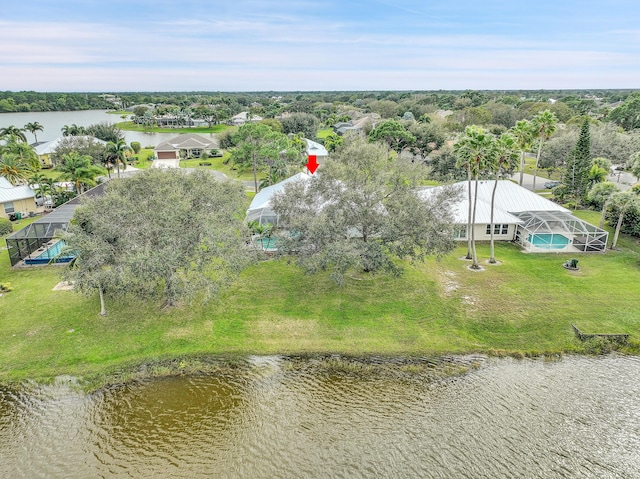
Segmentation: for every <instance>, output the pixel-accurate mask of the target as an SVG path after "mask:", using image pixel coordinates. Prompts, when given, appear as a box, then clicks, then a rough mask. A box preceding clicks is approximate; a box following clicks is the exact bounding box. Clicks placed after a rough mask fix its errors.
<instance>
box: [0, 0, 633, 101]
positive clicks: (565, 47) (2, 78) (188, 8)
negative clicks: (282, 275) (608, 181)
mask: <svg viewBox="0 0 640 479" xmlns="http://www.w3.org/2000/svg"><path fill="white" fill-rule="evenodd" d="M639 18H640V2H638V1H637V0H609V1H607V2H603V1H595V0H553V1H548V0H537V1H535V2H531V1H528V2H524V1H520V0H500V1H497V0H483V1H479V0H444V1H435V0H415V1H414V0H369V1H361V0H351V1H350V0H342V1H337V0H321V1H320V0H295V1H294V0H262V1H257V0H225V1H219V0H208V1H207V0H153V1H150V0H98V1H93V0H58V1H51V0H30V1H29V2H27V3H22V2H16V1H8V0H4V1H3V2H2V7H1V8H0V90H12V91H19V90H35V91H83V92H94V91H95V92H119V91H315V90H320V91H343V90H348V91H363V90H465V89H477V90H537V89H609V88H640V22H639V21H638V20H639Z"/></svg>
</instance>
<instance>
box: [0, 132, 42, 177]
mask: <svg viewBox="0 0 640 479" xmlns="http://www.w3.org/2000/svg"><path fill="white" fill-rule="evenodd" d="M1 150H2V152H4V153H13V154H15V155H17V156H18V157H19V158H20V161H22V162H23V163H25V164H26V165H28V166H29V167H30V168H31V169H32V170H38V169H40V167H41V165H40V158H39V157H38V154H37V153H36V152H35V150H34V149H33V147H32V146H31V145H29V144H28V143H25V142H23V141H17V138H16V137H14V136H11V137H9V140H8V141H7V143H6V145H4V146H3V147H2V149H1Z"/></svg>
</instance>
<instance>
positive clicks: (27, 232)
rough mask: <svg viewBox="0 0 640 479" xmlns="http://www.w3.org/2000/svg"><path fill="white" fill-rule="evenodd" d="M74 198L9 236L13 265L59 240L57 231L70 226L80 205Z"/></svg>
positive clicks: (8, 242)
mask: <svg viewBox="0 0 640 479" xmlns="http://www.w3.org/2000/svg"><path fill="white" fill-rule="evenodd" d="M74 200H75V198H74ZM74 200H71V201H69V202H67V203H65V204H64V205H62V206H60V207H58V208H56V209H55V210H53V212H52V213H49V214H47V215H45V216H43V217H42V218H40V219H39V220H37V221H34V222H33V223H31V224H30V225H28V226H25V227H24V228H22V229H21V230H20V231H16V232H15V233H13V234H11V235H9V236H7V239H6V243H7V249H8V250H9V260H10V261H11V266H15V265H17V264H18V263H20V261H24V260H25V259H28V258H33V257H34V256H38V255H40V254H41V253H42V252H43V251H45V250H46V248H47V247H48V246H50V243H53V242H55V241H57V240H56V236H57V233H58V232H59V231H65V230H66V229H67V228H68V226H69V222H70V221H71V218H73V214H74V212H75V210H76V207H77V206H78V201H74ZM50 259H51V258H50Z"/></svg>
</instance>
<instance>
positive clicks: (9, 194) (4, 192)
mask: <svg viewBox="0 0 640 479" xmlns="http://www.w3.org/2000/svg"><path fill="white" fill-rule="evenodd" d="M35 211H36V194H35V192H34V191H33V190H32V189H31V188H29V187H28V186H26V185H21V186H13V185H12V184H11V183H10V182H9V180H7V179H6V178H3V177H0V218H7V219H8V218H11V217H12V216H15V215H16V214H17V213H20V214H21V215H22V216H27V215H28V214H29V213H35Z"/></svg>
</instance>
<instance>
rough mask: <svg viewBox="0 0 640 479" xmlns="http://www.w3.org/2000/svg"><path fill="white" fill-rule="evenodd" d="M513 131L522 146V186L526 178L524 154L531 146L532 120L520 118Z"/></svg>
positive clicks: (519, 146)
mask: <svg viewBox="0 0 640 479" xmlns="http://www.w3.org/2000/svg"><path fill="white" fill-rule="evenodd" d="M511 133H513V135H514V136H515V137H516V141H517V143H518V148H520V182H519V184H520V186H522V180H523V179H524V155H525V153H526V152H527V151H528V150H529V148H531V141H532V140H533V136H532V135H533V133H532V130H531V122H530V121H529V120H520V121H519V122H517V123H516V125H515V126H514V127H513V128H512V129H511Z"/></svg>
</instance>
